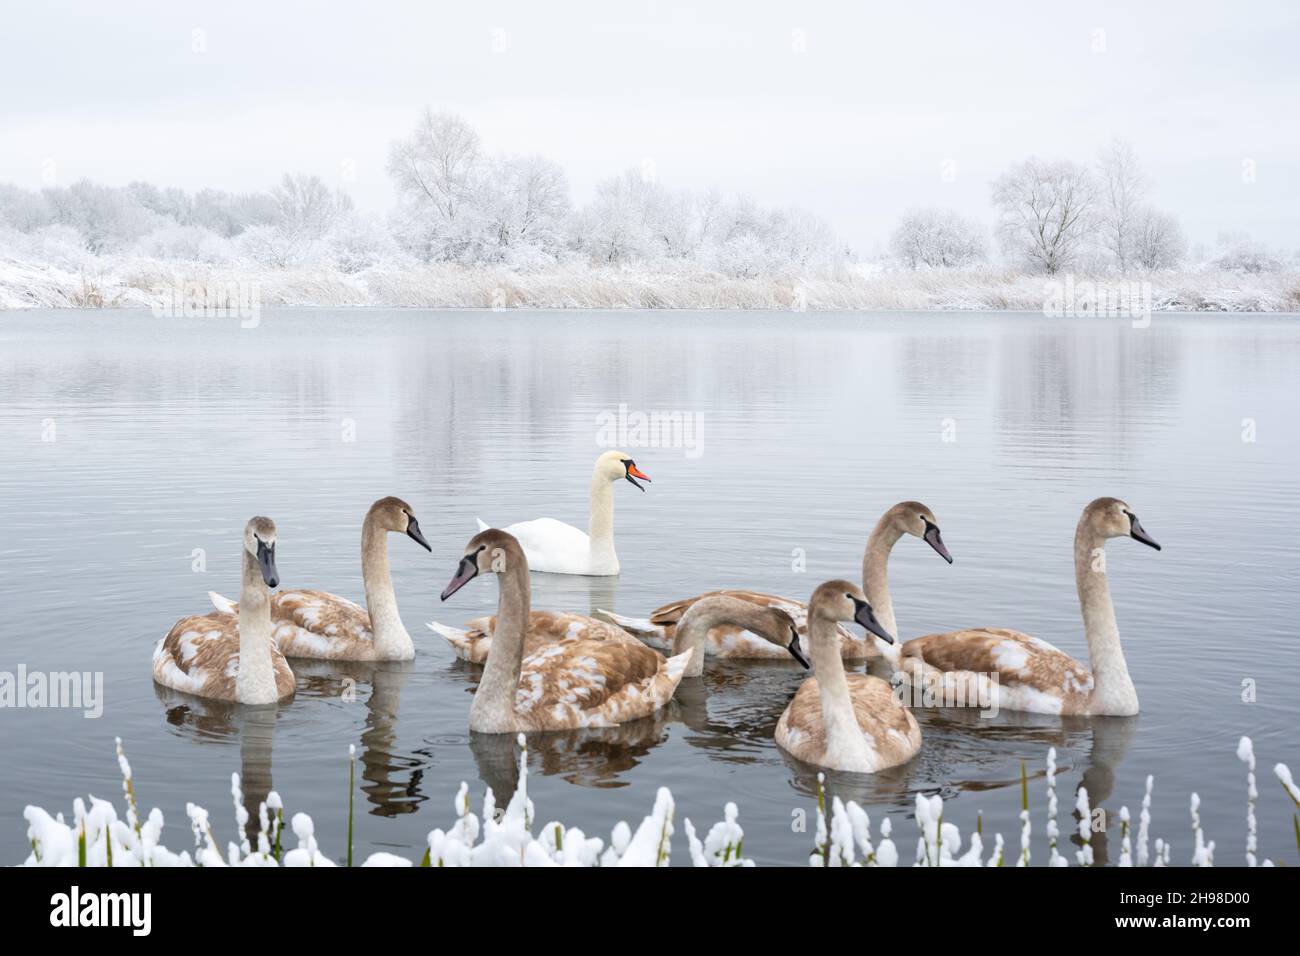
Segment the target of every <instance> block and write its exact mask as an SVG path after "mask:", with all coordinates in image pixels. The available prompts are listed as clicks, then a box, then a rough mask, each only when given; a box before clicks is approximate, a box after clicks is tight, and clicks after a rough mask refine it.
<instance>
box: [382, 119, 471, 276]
mask: <svg viewBox="0 0 1300 956" xmlns="http://www.w3.org/2000/svg"><path fill="white" fill-rule="evenodd" d="M388 172H389V175H391V176H392V177H393V182H394V183H395V184H396V186H397V191H398V195H399V197H400V199H401V202H402V205H403V207H404V208H403V209H402V210H401V211H400V213H399V216H398V222H399V225H400V227H401V231H402V233H403V235H404V238H405V239H406V241H407V242H408V243H409V244H411V245H412V246H413V247H415V248H416V251H417V252H418V253H419V254H420V255H421V256H422V257H423V258H427V259H456V258H460V257H461V256H462V255H463V253H464V251H465V247H466V246H467V245H469V244H471V243H472V241H473V239H472V236H473V229H472V228H471V227H472V224H471V223H469V222H466V220H467V219H468V218H470V215H469V214H471V213H472V212H473V206H472V198H473V195H474V191H475V187H476V186H479V185H480V183H479V181H478V174H479V172H480V148H479V138H478V133H476V132H475V131H474V129H473V127H471V126H470V125H469V123H467V122H466V121H465V120H464V119H463V118H461V117H460V116H457V115H455V114H453V113H435V112H433V111H432V110H430V109H425V111H424V113H423V114H422V115H421V116H420V119H419V121H418V122H417V123H416V126H415V130H414V131H413V132H412V133H411V135H409V136H407V137H406V138H405V139H400V140H396V141H395V142H393V143H392V145H391V146H390V148H389V156H388Z"/></svg>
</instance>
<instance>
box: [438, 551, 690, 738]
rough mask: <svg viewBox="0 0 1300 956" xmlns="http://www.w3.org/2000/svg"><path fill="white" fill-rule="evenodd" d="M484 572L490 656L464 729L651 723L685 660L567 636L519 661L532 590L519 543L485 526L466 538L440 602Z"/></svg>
mask: <svg viewBox="0 0 1300 956" xmlns="http://www.w3.org/2000/svg"><path fill="white" fill-rule="evenodd" d="M483 572H489V573H494V574H496V576H497V582H498V585H499V587H500V599H499V601H498V606H497V623H496V629H495V631H494V633H493V639H492V651H491V653H490V654H489V655H488V659H487V667H486V668H485V669H484V671H483V679H482V680H481V681H479V685H478V690H477V692H476V693H475V694H474V703H473V704H472V705H471V706H470V712H469V729H470V730H472V731H476V732H479V733H487V734H502V733H514V732H517V731H533V730H569V729H572V728H576V727H608V726H613V725H617V724H622V723H626V722H628V721H632V720H637V719H639V718H641V717H648V716H650V715H651V714H653V713H654V712H655V711H656V710H658V709H659V708H660V707H662V706H663V705H664V704H666V703H667V702H668V700H669V699H670V698H671V697H672V696H673V691H675V690H676V689H677V685H678V684H679V683H681V679H682V673H683V671H685V669H686V664H687V662H688V661H689V660H690V655H689V654H682V655H679V656H677V657H671V658H669V659H668V660H664V659H663V658H662V657H660V656H659V655H658V654H656V653H655V652H654V651H653V650H651V649H650V648H648V647H646V646H645V645H644V644H642V643H640V642H639V641H633V640H612V641H596V640H584V639H582V638H566V639H562V640H558V641H555V642H553V643H550V644H547V645H546V646H545V647H542V648H541V649H540V650H538V651H536V652H535V653H532V654H530V655H528V656H527V657H524V634H525V630H526V626H527V622H528V612H529V602H530V587H529V580H528V560H527V558H526V557H525V556H524V551H523V548H521V547H520V546H519V542H518V541H516V540H515V539H514V537H513V536H512V535H510V534H507V533H506V532H504V531H500V530H497V529H495V528H490V529H488V530H487V531H482V532H479V533H478V534H476V535H475V536H474V537H473V538H471V539H470V542H469V544H468V545H467V546H466V548H465V555H464V557H462V558H461V560H460V565H459V567H458V568H457V569H456V574H455V575H454V576H453V577H452V579H451V582H450V583H449V584H448V585H447V588H446V590H444V591H443V592H442V599H443V600H444V601H445V600H447V598H449V597H451V596H452V595H453V594H455V593H456V592H457V591H459V590H460V589H461V588H462V587H464V586H465V584H466V583H468V582H469V581H471V580H473V579H474V578H475V577H477V576H478V575H479V574H481V573H483Z"/></svg>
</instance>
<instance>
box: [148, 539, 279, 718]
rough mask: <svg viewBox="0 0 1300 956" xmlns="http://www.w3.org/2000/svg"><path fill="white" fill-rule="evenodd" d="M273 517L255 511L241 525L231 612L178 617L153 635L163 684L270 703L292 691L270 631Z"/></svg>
mask: <svg viewBox="0 0 1300 956" xmlns="http://www.w3.org/2000/svg"><path fill="white" fill-rule="evenodd" d="M275 541H276V535H275V523H274V522H273V521H271V519H270V518H263V517H255V518H253V519H252V520H250V521H249V522H248V524H247V525H245V526H244V541H243V547H242V549H241V577H240V586H239V600H240V604H241V606H240V607H239V608H238V611H237V613H236V614H231V613H228V612H226V613H223V612H222V611H220V610H218V611H216V612H213V613H211V614H204V615H192V616H190V617H183V618H181V619H180V620H179V621H177V622H176V623H175V624H173V625H172V628H171V630H170V631H168V632H167V634H166V636H165V637H163V638H162V639H161V640H160V641H158V643H157V645H155V647H154V652H153V679H154V680H155V681H157V682H158V683H159V684H161V685H163V686H164V687H170V688H172V689H173V690H179V691H183V692H185V693H187V694H194V695H196V696H198V697H207V698H212V699H215V700H232V701H236V702H238V703H241V704H271V703H275V702H276V701H280V700H283V699H284V698H285V697H288V696H289V695H290V694H292V693H293V691H294V687H295V684H296V681H295V680H294V677H293V671H291V670H290V669H289V665H288V663H287V662H286V661H285V659H284V655H283V654H281V653H280V651H279V650H278V649H277V648H276V646H275V640H274V639H273V637H272V633H271V610H270V604H271V591H270V589H271V588H273V587H276V586H277V585H278V584H279V582H280V576H279V572H278V571H277V570H276V566H275Z"/></svg>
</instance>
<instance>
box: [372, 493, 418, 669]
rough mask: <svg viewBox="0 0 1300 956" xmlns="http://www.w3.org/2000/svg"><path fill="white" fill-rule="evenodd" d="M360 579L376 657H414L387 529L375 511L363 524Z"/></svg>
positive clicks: (397, 658)
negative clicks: (391, 562)
mask: <svg viewBox="0 0 1300 956" xmlns="http://www.w3.org/2000/svg"><path fill="white" fill-rule="evenodd" d="M361 579H362V581H363V582H364V583H365V588H366V610H367V611H368V612H369V613H370V633H371V634H372V635H373V636H374V641H375V656H376V657H380V658H383V659H385V660H410V659H411V658H412V657H414V656H415V642H414V641H412V640H411V635H410V634H408V633H407V632H406V627H405V626H404V625H403V624H402V615H401V614H400V613H398V610H397V595H396V594H394V593H393V575H392V571H391V570H390V569H389V567H388V531H387V530H386V529H384V528H382V527H380V526H379V522H378V520H377V519H376V518H375V515H374V514H373V513H372V514H368V515H366V520H365V523H364V524H363V525H362V526H361Z"/></svg>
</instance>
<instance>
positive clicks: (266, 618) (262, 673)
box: [235, 548, 279, 704]
mask: <svg viewBox="0 0 1300 956" xmlns="http://www.w3.org/2000/svg"><path fill="white" fill-rule="evenodd" d="M272 640H273V637H272V630H271V592H270V590H269V589H268V588H267V586H266V582H264V581H263V580H262V569H261V568H260V567H259V566H258V563H257V558H255V557H253V556H252V555H251V554H249V553H248V549H247V548H245V549H244V569H243V578H242V580H241V582H240V585H239V670H238V671H236V673H235V700H237V701H239V703H241V704H274V703H275V702H276V701H277V700H278V699H279V694H277V693H276V689H275V665H274V664H273V663H272V661H271V642H272Z"/></svg>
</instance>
